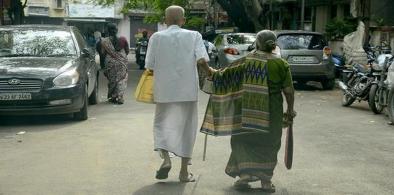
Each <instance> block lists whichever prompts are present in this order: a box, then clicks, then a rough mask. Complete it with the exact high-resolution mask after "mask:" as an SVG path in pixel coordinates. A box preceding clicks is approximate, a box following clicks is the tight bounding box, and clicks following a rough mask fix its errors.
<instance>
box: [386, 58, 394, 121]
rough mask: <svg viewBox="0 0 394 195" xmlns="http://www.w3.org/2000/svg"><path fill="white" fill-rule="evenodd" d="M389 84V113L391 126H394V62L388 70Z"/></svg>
mask: <svg viewBox="0 0 394 195" xmlns="http://www.w3.org/2000/svg"><path fill="white" fill-rule="evenodd" d="M387 84H388V88H389V97H388V105H387V113H388V115H389V119H390V122H391V124H394V62H392V63H391V65H390V67H389V68H388V73H387Z"/></svg>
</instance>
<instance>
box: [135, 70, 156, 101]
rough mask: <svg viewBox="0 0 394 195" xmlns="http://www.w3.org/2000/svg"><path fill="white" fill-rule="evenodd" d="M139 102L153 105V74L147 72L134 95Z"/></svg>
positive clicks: (142, 76)
mask: <svg viewBox="0 0 394 195" xmlns="http://www.w3.org/2000/svg"><path fill="white" fill-rule="evenodd" d="M134 96H135V99H136V100H137V101H139V102H144V103H149V104H153V103H154V102H153V72H152V71H150V70H145V71H144V73H143V74H142V75H141V79H140V81H139V83H138V85H137V89H136V90H135V93H134Z"/></svg>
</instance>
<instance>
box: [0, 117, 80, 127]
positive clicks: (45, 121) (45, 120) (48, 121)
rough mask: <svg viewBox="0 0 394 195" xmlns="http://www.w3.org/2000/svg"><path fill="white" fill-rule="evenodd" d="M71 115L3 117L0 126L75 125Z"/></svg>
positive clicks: (0, 118)
mask: <svg viewBox="0 0 394 195" xmlns="http://www.w3.org/2000/svg"><path fill="white" fill-rule="evenodd" d="M74 123H76V121H74V120H73V119H72V117H71V115H48V116H1V117H0V126H24V125H67V124H74Z"/></svg>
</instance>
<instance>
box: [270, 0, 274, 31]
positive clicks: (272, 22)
mask: <svg viewBox="0 0 394 195" xmlns="http://www.w3.org/2000/svg"><path fill="white" fill-rule="evenodd" d="M272 1H273V0H271V1H270V10H271V22H270V28H271V30H274V9H273V4H272Z"/></svg>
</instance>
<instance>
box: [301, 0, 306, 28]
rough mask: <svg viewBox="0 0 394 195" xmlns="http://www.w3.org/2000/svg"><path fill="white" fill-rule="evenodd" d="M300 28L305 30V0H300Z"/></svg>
mask: <svg viewBox="0 0 394 195" xmlns="http://www.w3.org/2000/svg"><path fill="white" fill-rule="evenodd" d="M301 30H305V0H301Z"/></svg>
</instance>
